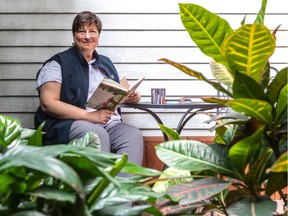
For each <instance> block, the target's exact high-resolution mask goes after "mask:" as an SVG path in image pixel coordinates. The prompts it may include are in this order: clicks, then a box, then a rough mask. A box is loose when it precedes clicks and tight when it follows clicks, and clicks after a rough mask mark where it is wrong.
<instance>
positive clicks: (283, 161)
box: [270, 151, 288, 172]
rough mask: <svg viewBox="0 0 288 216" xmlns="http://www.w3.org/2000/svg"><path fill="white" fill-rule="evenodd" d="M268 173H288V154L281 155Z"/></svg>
mask: <svg viewBox="0 0 288 216" xmlns="http://www.w3.org/2000/svg"><path fill="white" fill-rule="evenodd" d="M270 172H288V152H287V151H286V152H285V153H283V154H282V155H281V156H280V157H279V158H278V159H277V161H276V162H275V163H274V164H273V166H272V167H271V169H270Z"/></svg>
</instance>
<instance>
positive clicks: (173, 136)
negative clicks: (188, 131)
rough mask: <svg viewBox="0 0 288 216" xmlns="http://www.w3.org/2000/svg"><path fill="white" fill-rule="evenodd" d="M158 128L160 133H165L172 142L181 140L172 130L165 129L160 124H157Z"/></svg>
mask: <svg viewBox="0 0 288 216" xmlns="http://www.w3.org/2000/svg"><path fill="white" fill-rule="evenodd" d="M158 126H159V127H160V129H161V130H162V132H163V133H165V134H166V135H167V136H168V137H169V138H170V139H172V140H180V139H181V137H180V135H179V133H177V132H176V131H174V130H173V129H171V128H169V127H166V126H165V125H162V124H158Z"/></svg>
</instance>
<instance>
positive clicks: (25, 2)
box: [0, 0, 288, 136]
mask: <svg viewBox="0 0 288 216" xmlns="http://www.w3.org/2000/svg"><path fill="white" fill-rule="evenodd" d="M184 2H188V3H189V2H191V1H184ZM0 3H1V8H0V38H1V40H0V113H3V114H7V115H11V116H14V117H18V118H20V119H21V120H22V121H23V125H24V126H26V127H29V128H30V127H32V126H33V113H34V111H35V110H36V108H37V106H38V98H37V92H36V90H35V75H36V72H37V71H38V69H39V68H40V67H41V65H42V63H43V62H44V61H45V60H46V59H48V58H49V57H50V56H52V55H53V54H55V53H57V52H59V51H62V50H64V49H66V48H67V47H69V46H70V45H71V43H72V33H71V24H72V20H73V19H74V17H75V15H76V14H77V13H78V12H80V11H82V10H91V11H93V12H95V13H97V14H98V15H99V16H100V18H101V19H102V22H103V32H102V34H101V39H100V47H99V49H98V51H99V53H100V54H104V55H108V56H109V57H110V58H111V59H112V60H113V62H114V63H115V66H116V67H117V69H118V71H119V73H120V75H121V76H126V77H127V78H128V79H129V80H130V81H131V82H133V81H135V80H136V79H138V78H139V77H142V76H145V77H146V79H145V81H144V82H143V84H142V85H141V86H140V88H139V90H140V91H141V93H142V101H150V89H151V88H152V87H165V88H166V91H167V95H168V97H175V98H179V97H193V98H196V99H195V100H196V101H199V98H200V97H201V96H207V95H215V94H216V92H215V91H214V89H211V88H210V87H208V86H207V85H206V84H204V83H203V82H199V81H196V80H195V79H194V78H192V77H190V76H188V75H186V74H184V73H182V72H180V71H178V70H177V69H176V68H174V67H172V66H170V65H167V64H164V63H162V62H160V61H158V59H160V58H163V57H165V58H169V59H171V60H173V61H177V62H180V63H183V64H185V65H186V66H188V67H190V68H193V69H195V70H197V71H200V72H203V73H204V74H205V76H207V78H210V79H211V78H212V75H211V73H210V67H209V64H208V63H209V61H210V59H209V58H208V57H206V56H204V55H203V54H202V53H201V52H200V51H199V49H198V48H197V47H196V46H195V44H194V43H193V41H192V40H191V39H190V37H189V35H188V33H187V32H186V31H185V29H184V27H183V25H182V23H181V19H180V16H179V6H178V0H169V1H167V0H157V1H155V0H145V1H144V0H140V1H137V2H136V1H134V0H105V1H102V0H81V1H78V0H62V1H58V0H49V1H48V0H21V1H18V0H17V1H16V0H0ZM193 3H195V4H199V5H201V6H203V7H205V8H207V9H209V10H210V11H213V12H215V13H218V14H219V15H220V16H221V17H223V18H224V19H226V20H228V22H229V23H230V25H231V27H232V28H238V27H239V26H240V23H241V21H242V19H243V18H244V17H245V16H246V20H247V21H246V22H251V21H253V20H254V19H255V16H256V13H257V12H258V10H259V9H260V6H261V0H255V1H253V3H252V2H251V0H243V1H240V2H239V1H237V0H221V2H220V0H205V1H203V0H193ZM247 5H249V7H247ZM281 5H282V3H281V0H273V3H272V1H271V0H268V5H267V10H266V17H265V24H266V25H267V27H268V28H269V29H271V30H273V29H275V28H276V27H277V26H278V25H279V24H281V26H280V28H279V31H278V32H277V48H276V51H275V54H274V55H273V57H272V58H271V65H272V66H274V67H276V68H283V67H284V66H287V65H288V63H287V58H286V56H287V46H288V41H287V36H288V31H287V28H288V27H287V26H288V25H287V21H288V14H287V10H286V8H285V7H282V6H281ZM193 100H194V99H193ZM164 112H167V113H166V114H164V115H163V111H157V113H159V114H160V115H162V116H163V119H164V121H169V120H170V119H171V112H170V111H164ZM182 113H183V111H177V114H173V121H170V125H171V126H172V127H174V125H175V122H177V119H178V117H179V116H181V114H182ZM143 117H144V118H145V119H149V121H141V118H143ZM123 118H124V119H125V121H127V122H129V123H131V124H134V125H135V126H139V127H140V128H141V130H142V131H143V135H145V136H146V135H148V136H149V135H153V136H154V135H158V136H159V135H161V132H160V131H159V129H158V127H157V125H155V121H154V120H153V119H151V116H149V115H148V114H145V113H143V112H142V113H140V114H139V112H138V111H137V110H132V109H125V110H123ZM204 119H205V118H204ZM202 122H203V118H202V117H201V116H199V117H197V118H195V119H193V121H192V123H190V122H189V124H188V125H187V128H186V129H185V131H183V132H184V134H188V135H190V134H195V133H199V134H201V135H203V133H204V134H205V133H206V135H210V132H209V131H207V126H206V125H205V126H203V124H202ZM195 125H197V127H196V126H195Z"/></svg>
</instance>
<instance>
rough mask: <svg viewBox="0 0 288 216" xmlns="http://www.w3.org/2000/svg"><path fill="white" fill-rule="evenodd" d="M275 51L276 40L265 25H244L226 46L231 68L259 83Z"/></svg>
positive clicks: (225, 50)
mask: <svg viewBox="0 0 288 216" xmlns="http://www.w3.org/2000/svg"><path fill="white" fill-rule="evenodd" d="M274 49H275V38H274V36H273V35H272V33H271V32H270V30H269V29H268V28H267V27H265V26H264V25H263V24H246V25H242V26H241V27H240V28H239V29H238V30H237V31H236V32H235V33H233V34H232V35H231V37H229V39H227V41H226V42H225V45H224V53H225V57H226V58H227V59H228V63H229V66H230V68H232V69H233V70H234V71H238V72H240V73H243V74H246V75H247V76H250V77H252V78H253V79H254V80H256V82H258V83H260V82H261V80H262V74H263V70H264V68H265V66H266V64H267V61H268V59H269V57H270V56H271V55H272V54H273V52H274Z"/></svg>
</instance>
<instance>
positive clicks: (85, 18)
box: [72, 11, 102, 35]
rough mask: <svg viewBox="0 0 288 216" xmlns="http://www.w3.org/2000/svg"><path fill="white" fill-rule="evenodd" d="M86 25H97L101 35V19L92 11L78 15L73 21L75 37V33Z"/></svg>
mask: <svg viewBox="0 0 288 216" xmlns="http://www.w3.org/2000/svg"><path fill="white" fill-rule="evenodd" d="M84 23H90V24H92V23H95V25H96V27H97V30H98V32H99V34H100V33H101V30H102V22H101V20H100V18H99V17H98V16H97V15H96V14H94V13H92V12H90V11H82V12H80V13H78V14H77V15H76V17H75V18H74V20H73V24H72V33H73V35H75V33H76V32H77V31H78V30H79V29H80V28H81V27H82V26H83V24H84Z"/></svg>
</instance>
